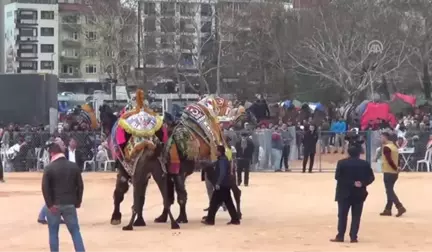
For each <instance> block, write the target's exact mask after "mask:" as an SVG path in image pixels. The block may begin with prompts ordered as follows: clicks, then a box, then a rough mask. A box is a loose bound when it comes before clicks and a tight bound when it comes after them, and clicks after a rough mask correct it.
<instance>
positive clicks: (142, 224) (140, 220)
mask: <svg viewBox="0 0 432 252" xmlns="http://www.w3.org/2000/svg"><path fill="white" fill-rule="evenodd" d="M133 225H134V227H145V226H146V223H145V221H144V219H143V218H138V219H136V221H135V222H134V224H133Z"/></svg>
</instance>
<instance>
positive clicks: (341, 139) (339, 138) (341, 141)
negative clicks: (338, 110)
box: [331, 117, 347, 154]
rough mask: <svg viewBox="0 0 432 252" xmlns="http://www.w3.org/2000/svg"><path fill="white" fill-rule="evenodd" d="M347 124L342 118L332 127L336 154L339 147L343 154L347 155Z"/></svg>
mask: <svg viewBox="0 0 432 252" xmlns="http://www.w3.org/2000/svg"><path fill="white" fill-rule="evenodd" d="M346 127H347V125H346V122H345V121H344V120H343V119H342V117H341V118H339V120H338V121H337V122H334V123H333V124H332V126H331V131H332V132H333V133H334V134H335V140H334V141H335V150H334V153H338V151H339V147H340V148H341V152H342V154H344V153H345V131H346Z"/></svg>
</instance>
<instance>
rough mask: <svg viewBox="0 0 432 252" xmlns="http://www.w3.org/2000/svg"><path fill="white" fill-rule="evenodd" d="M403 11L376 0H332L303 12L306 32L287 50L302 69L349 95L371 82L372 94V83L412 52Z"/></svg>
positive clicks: (391, 71)
mask: <svg viewBox="0 0 432 252" xmlns="http://www.w3.org/2000/svg"><path fill="white" fill-rule="evenodd" d="M401 15H402V14H401V13H400V12H397V11H395V10H393V9H389V8H382V6H380V5H379V4H377V3H376V2H374V1H367V0H357V1H346V0H345V1H342V0H340V1H332V3H331V4H329V5H328V6H326V7H321V8H318V9H316V10H314V11H309V12H304V13H302V14H301V16H300V28H301V30H302V31H304V34H302V36H303V38H302V39H301V41H300V42H299V43H298V47H297V48H296V49H295V50H294V51H292V52H290V53H289V55H290V57H291V58H292V59H293V61H294V62H295V63H296V64H297V65H298V66H299V67H300V69H301V71H302V74H312V75H317V76H320V77H322V78H324V79H325V80H327V82H328V83H330V84H331V85H333V86H335V87H337V88H340V89H341V90H342V91H343V92H344V93H345V94H346V95H348V97H349V98H350V99H351V100H352V99H354V98H356V97H357V96H358V95H360V94H361V93H362V92H364V91H365V90H366V89H367V88H371V91H372V94H373V92H374V90H373V84H374V83H375V82H377V81H379V80H381V78H382V76H387V75H391V74H392V73H394V72H395V71H397V70H398V69H399V68H400V66H401V65H402V64H403V63H404V62H405V61H406V60H407V58H408V56H409V52H408V47H407V45H406V44H407V43H406V41H407V38H408V36H409V34H406V33H403V32H401V29H400V27H401V22H402V20H403V19H402V18H401ZM373 40H377V41H380V42H381V43H382V45H383V47H382V50H379V51H380V52H379V53H376V54H374V53H372V52H371V50H370V49H371V48H368V46H369V43H370V42H371V41H373Z"/></svg>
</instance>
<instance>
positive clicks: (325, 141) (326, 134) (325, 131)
mask: <svg viewBox="0 0 432 252" xmlns="http://www.w3.org/2000/svg"><path fill="white" fill-rule="evenodd" d="M330 137H331V133H330V123H329V121H328V119H327V118H326V119H324V120H323V122H322V125H321V153H323V154H324V153H326V152H327V153H330Z"/></svg>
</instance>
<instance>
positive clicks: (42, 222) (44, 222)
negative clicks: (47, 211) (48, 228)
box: [37, 220, 48, 225]
mask: <svg viewBox="0 0 432 252" xmlns="http://www.w3.org/2000/svg"><path fill="white" fill-rule="evenodd" d="M37 222H38V223H39V224H42V225H46V224H48V221H46V220H37Z"/></svg>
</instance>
